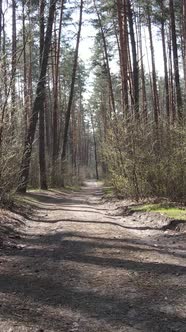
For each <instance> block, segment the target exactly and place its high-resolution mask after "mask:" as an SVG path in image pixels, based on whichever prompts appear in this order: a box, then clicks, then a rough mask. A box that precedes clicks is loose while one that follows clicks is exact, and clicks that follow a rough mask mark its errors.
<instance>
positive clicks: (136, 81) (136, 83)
mask: <svg viewBox="0 0 186 332" xmlns="http://www.w3.org/2000/svg"><path fill="white" fill-rule="evenodd" d="M127 13H128V20H129V28H130V39H131V47H132V63H133V77H132V78H133V80H132V81H133V82H132V83H133V96H134V105H133V108H134V111H135V116H136V118H137V119H138V118H139V66H138V59H137V48H136V39H135V33H134V24H133V12H132V8H131V1H130V0H127Z"/></svg>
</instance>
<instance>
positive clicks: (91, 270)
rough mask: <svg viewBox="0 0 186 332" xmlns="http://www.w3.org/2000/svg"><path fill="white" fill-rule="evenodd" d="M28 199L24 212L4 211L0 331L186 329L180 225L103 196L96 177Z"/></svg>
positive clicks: (185, 244)
mask: <svg viewBox="0 0 186 332" xmlns="http://www.w3.org/2000/svg"><path fill="white" fill-rule="evenodd" d="M26 201H27V203H29V204H30V205H32V206H34V209H33V211H32V213H31V214H30V216H29V217H27V218H25V216H24V215H23V213H22V211H20V214H17V213H8V212H7V213H6V212H3V211H2V212H1V228H2V229H3V226H5V225H6V228H7V229H6V230H4V235H3V236H2V238H0V332H43V331H44V332H137V331H144V332H151V331H152V332H155V331H158V332H176V331H180V332H186V241H185V239H186V233H185V224H184V222H183V221H182V222H178V221H177V222H174V221H170V220H169V219H168V218H166V217H164V216H162V215H160V214H157V213H144V212H139V211H138V212H133V213H132V212H130V211H129V210H128V206H130V205H132V202H127V201H120V202H105V201H104V200H103V199H102V187H101V185H100V184H97V183H96V182H87V183H86V184H85V186H84V187H83V188H82V190H81V191H80V192H60V191H57V190H50V191H48V192H30V193H28V194H27V195H26ZM21 215H22V216H21ZM10 219H11V220H10ZM8 220H9V222H8ZM2 223H3V224H2ZM9 223H10V225H9ZM12 225H14V226H15V227H17V231H15V227H14V231H13V230H12V228H11V227H12ZM1 228H0V229H1ZM0 234H2V231H0Z"/></svg>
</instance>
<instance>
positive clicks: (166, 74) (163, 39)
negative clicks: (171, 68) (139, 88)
mask: <svg viewBox="0 0 186 332" xmlns="http://www.w3.org/2000/svg"><path fill="white" fill-rule="evenodd" d="M160 6H161V38H162V48H163V62H164V74H165V102H166V114H167V120H168V122H169V121H170V109H169V77H168V68H167V52H166V41H165V21H164V11H165V6H164V0H162V1H161V4H160Z"/></svg>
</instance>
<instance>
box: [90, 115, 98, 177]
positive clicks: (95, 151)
mask: <svg viewBox="0 0 186 332" xmlns="http://www.w3.org/2000/svg"><path fill="white" fill-rule="evenodd" d="M91 123H92V133H93V141H94V156H95V168H96V179H97V180H99V172H98V155H97V142H96V135H95V128H94V120H93V117H92V116H91Z"/></svg>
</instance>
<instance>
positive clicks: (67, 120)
mask: <svg viewBox="0 0 186 332" xmlns="http://www.w3.org/2000/svg"><path fill="white" fill-rule="evenodd" d="M83 3H84V1H83V0H81V2H80V14H79V15H80V16H79V28H78V34H77V41H76V49H75V56H74V65H73V70H72V81H71V87H70V95H69V100H68V106H67V111H66V114H65V128H64V135H63V148H62V154H61V162H62V164H61V165H62V183H61V185H62V186H64V171H65V167H64V163H65V159H66V151H67V142H68V129H69V122H70V115H71V109H72V103H73V97H74V87H75V80H76V71H77V64H78V53H79V43H80V36H81V27H82V16H83Z"/></svg>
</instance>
